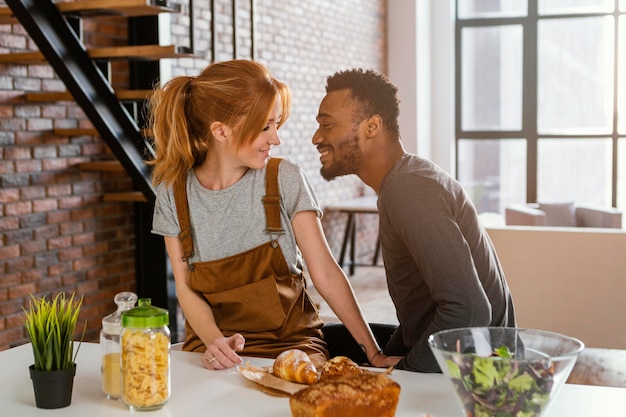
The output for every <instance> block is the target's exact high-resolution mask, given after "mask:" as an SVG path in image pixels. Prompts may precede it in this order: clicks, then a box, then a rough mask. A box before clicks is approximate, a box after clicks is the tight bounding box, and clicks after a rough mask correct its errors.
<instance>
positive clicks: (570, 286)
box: [488, 226, 626, 349]
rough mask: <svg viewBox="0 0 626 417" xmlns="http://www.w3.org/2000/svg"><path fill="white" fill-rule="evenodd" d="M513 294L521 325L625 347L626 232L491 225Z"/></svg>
mask: <svg viewBox="0 0 626 417" xmlns="http://www.w3.org/2000/svg"><path fill="white" fill-rule="evenodd" d="M488 232H489V235H490V236H491V239H492V241H493V243H494V245H495V248H496V251H497V253H498V257H499V258H500V262H501V263H502V267H503V269H504V273H505V275H506V278H507V281H508V283H509V286H510V289H511V292H512V294H513V302H514V303H515V308H516V314H517V324H518V326H520V327H530V328H538V329H543V330H550V331H555V332H558V333H563V334H567V335H570V336H573V337H577V338H579V339H580V340H582V341H583V342H584V343H585V345H586V346H588V347H602V348H619V349H626V303H624V297H625V296H626V231H623V230H618V229H591V228H548V227H526V226H509V227H505V228H492V229H488Z"/></svg>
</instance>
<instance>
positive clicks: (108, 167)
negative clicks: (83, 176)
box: [78, 159, 124, 172]
mask: <svg viewBox="0 0 626 417" xmlns="http://www.w3.org/2000/svg"><path fill="white" fill-rule="evenodd" d="M78 169H80V170H81V171H106V172H123V171H124V167H123V166H122V164H121V163H120V161H118V160H115V159H112V160H110V161H91V162H83V163H80V164H78Z"/></svg>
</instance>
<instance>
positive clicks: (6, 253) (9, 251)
mask: <svg viewBox="0 0 626 417" xmlns="http://www.w3.org/2000/svg"><path fill="white" fill-rule="evenodd" d="M17 256H20V246H19V245H10V246H2V247H0V259H7V258H15V257H17Z"/></svg>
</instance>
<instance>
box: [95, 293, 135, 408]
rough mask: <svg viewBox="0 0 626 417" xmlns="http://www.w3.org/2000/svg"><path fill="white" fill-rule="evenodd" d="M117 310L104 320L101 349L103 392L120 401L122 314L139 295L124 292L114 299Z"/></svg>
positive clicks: (111, 398) (133, 304)
mask: <svg viewBox="0 0 626 417" xmlns="http://www.w3.org/2000/svg"><path fill="white" fill-rule="evenodd" d="M113 301H115V304H116V305H117V310H116V311H115V312H113V313H111V314H109V315H108V316H106V317H105V318H103V319H102V330H101V331H100V349H101V351H102V364H101V375H102V378H101V379H102V392H103V393H104V395H106V397H107V398H108V399H110V400H119V399H120V396H121V394H122V390H121V384H120V382H121V380H120V378H121V375H120V352H121V348H120V334H121V333H122V313H123V312H124V311H126V310H130V309H131V308H133V307H134V306H135V303H136V302H137V294H135V293H133V292H130V291H124V292H121V293H118V294H116V295H115V297H114V298H113Z"/></svg>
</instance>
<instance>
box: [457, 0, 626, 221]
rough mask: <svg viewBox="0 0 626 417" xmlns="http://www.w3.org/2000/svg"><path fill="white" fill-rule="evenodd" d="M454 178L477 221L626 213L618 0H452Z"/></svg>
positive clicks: (623, 28)
mask: <svg viewBox="0 0 626 417" xmlns="http://www.w3.org/2000/svg"><path fill="white" fill-rule="evenodd" d="M455 35H456V51H455V73H456V78H455V85H456V87H455V91H456V95H455V96H456V122H455V124H456V155H457V157H456V172H457V176H458V179H459V181H460V182H461V183H462V184H463V186H464V187H465V189H466V190H467V191H468V192H469V193H470V195H471V197H472V199H473V201H474V203H475V204H476V207H477V209H478V211H479V212H486V211H491V212H500V213H503V212H504V208H505V207H506V206H508V205H510V204H514V203H524V202H535V201H576V202H577V203H584V204H597V205H603V206H615V207H620V208H626V0H457V1H456V34H455Z"/></svg>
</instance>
